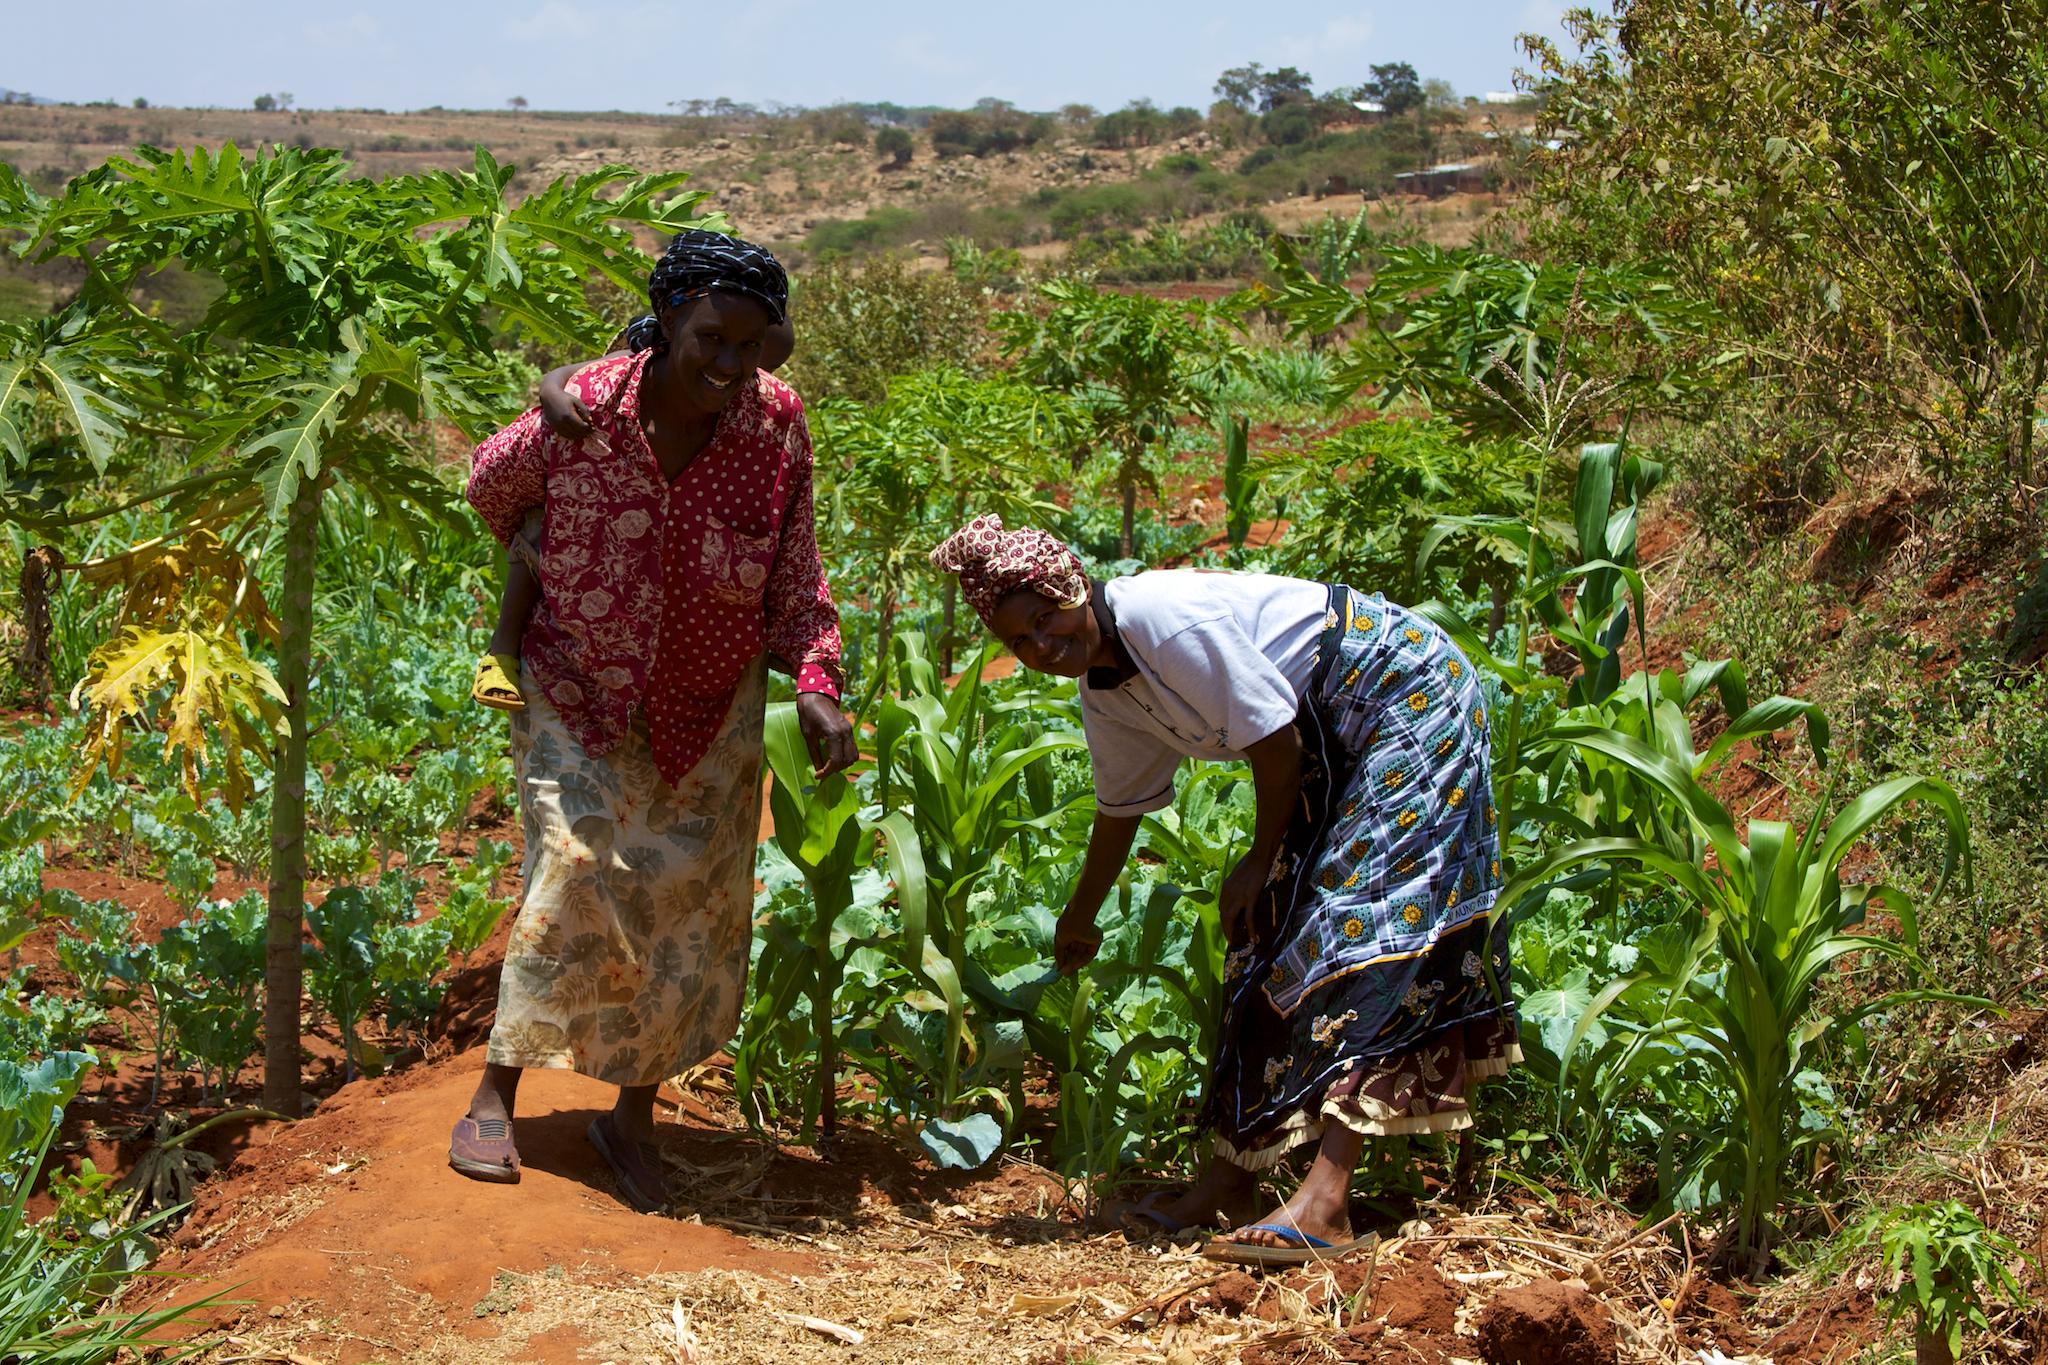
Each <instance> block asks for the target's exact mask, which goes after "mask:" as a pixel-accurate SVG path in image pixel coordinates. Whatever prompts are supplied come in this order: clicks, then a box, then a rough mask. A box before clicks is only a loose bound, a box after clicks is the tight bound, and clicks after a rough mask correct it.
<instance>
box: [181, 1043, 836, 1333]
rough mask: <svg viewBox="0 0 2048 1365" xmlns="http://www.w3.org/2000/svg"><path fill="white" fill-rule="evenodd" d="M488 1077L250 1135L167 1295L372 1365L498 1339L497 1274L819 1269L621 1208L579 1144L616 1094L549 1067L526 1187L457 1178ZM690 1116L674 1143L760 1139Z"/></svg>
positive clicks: (341, 1106)
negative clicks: (458, 1149)
mask: <svg viewBox="0 0 2048 1365" xmlns="http://www.w3.org/2000/svg"><path fill="white" fill-rule="evenodd" d="M482 1065H483V1056H482V1053H481V1052H479V1051H475V1050H472V1051H470V1052H468V1053H465V1054H463V1055H462V1056H459V1057H455V1058H452V1059H450V1060H448V1061H445V1062H440V1063H436V1064H433V1065H429V1066H424V1067H421V1068H418V1069H416V1070H414V1071H412V1072H410V1073H407V1074H405V1075H402V1076H397V1077H391V1078H387V1079H384V1080H377V1081H362V1082H358V1083H356V1084H354V1085H351V1086H348V1087H346V1088H344V1089H343V1090H342V1091H340V1092H339V1093H337V1094H336V1095H335V1096H334V1097H333V1098H332V1099H330V1100H329V1101H327V1103H325V1104H323V1105H322V1106H321V1108H320V1110H319V1111H318V1112H317V1113H315V1114H314V1115H312V1116H311V1117H310V1118H307V1119H305V1120H304V1121H302V1122H301V1123H299V1124H297V1125H295V1126H292V1127H285V1126H283V1125H275V1124H273V1125H267V1126H265V1127H264V1128H263V1129H261V1130H260V1131H258V1132H257V1133H255V1134H254V1135H253V1137H252V1139H251V1140H250V1142H249V1144H248V1146H247V1148H246V1150H244V1151H243V1152H242V1153H241V1155H240V1156H239V1157H238V1158H237V1159H236V1161H235V1163H234V1165H233V1166H231V1167H229V1168H228V1169H227V1170H226V1172H225V1173H224V1178H222V1179H220V1180H218V1181H216V1182H214V1183H212V1184H210V1185H209V1186H208V1187H207V1189H206V1191H205V1192H204V1193H203V1194H202V1195H201V1197H200V1199H199V1201H198V1203H197V1205H196V1207H195V1208H194V1210H193V1213H192V1216H191V1218H190V1220H189V1221H188V1222H187V1223H186V1224H185V1226H184V1227H183V1228H182V1229H181V1230H180V1231H179V1233H178V1235H177V1237H176V1238H175V1239H174V1243H173V1249H172V1250H171V1252H170V1253H169V1254H167V1255H166V1256H165V1257H164V1259H163V1261H162V1262H161V1264H160V1266H159V1269H161V1270H162V1271H164V1272H167V1273H168V1274H171V1275H174V1276H180V1277H189V1279H187V1280H185V1281H184V1282H181V1283H178V1284H177V1285H176V1286H175V1287H174V1289H172V1290H171V1291H170V1292H169V1293H167V1294H165V1295H164V1298H165V1299H166V1300H176V1301H181V1302H182V1301H187V1300H191V1299H196V1298H199V1297H202V1296H204V1295H206V1294H211V1293H225V1294H227V1295H229V1296H230V1297H231V1298H233V1299H235V1300H237V1301H238V1302H237V1303H236V1304H234V1305H233V1306H228V1307H223V1308H220V1309H217V1310H214V1311H213V1312H212V1313H211V1314H210V1315H209V1319H208V1320H209V1321H211V1322H214V1323H218V1324H221V1325H227V1324H231V1323H233V1322H235V1321H238V1320H240V1319H243V1318H248V1317H254V1316H260V1315H265V1314H270V1313H272V1312H273V1310H279V1309H281V1310H282V1314H281V1315H282V1316H287V1317H293V1318H296V1317H298V1316H300V1315H302V1314H308V1313H313V1314H317V1315H318V1317H319V1318H320V1320H321V1322H322V1325H323V1328H325V1329H326V1330H325V1332H324V1335H326V1336H329V1337H332V1338H333V1339H334V1344H333V1346H332V1347H331V1348H329V1349H323V1350H322V1351H320V1352H319V1354H320V1355H321V1358H322V1359H336V1360H341V1361H350V1360H359V1359H363V1358H366V1357H368V1356H372V1355H375V1354H376V1353H377V1352H376V1350H375V1348H374V1346H373V1345H372V1344H370V1343H374V1342H378V1341H387V1342H391V1343H392V1344H394V1345H398V1344H401V1343H400V1342H399V1341H398V1338H402V1337H403V1338H410V1339H411V1340H413V1341H426V1340H431V1339H434V1338H437V1337H443V1336H447V1335H450V1334H457V1333H459V1334H462V1335H467V1336H472V1337H475V1336H484V1337H488V1336H491V1335H494V1334H495V1332H496V1325H495V1320H494V1319H493V1318H491V1317H484V1318H479V1317H477V1316H476V1314H475V1305H476V1304H477V1303H478V1302H479V1301H480V1300H481V1299H482V1298H483V1297H484V1296H485V1295H486V1294H487V1293H488V1292H489V1291H490V1289H491V1286H492V1283H493V1279H494V1277H495V1275H496V1274H497V1272H498V1271H500V1270H509V1271H513V1272H515V1273H531V1272H536V1271H540V1270H543V1269H545V1268H546V1267H548V1266H550V1265H563V1266H575V1267H585V1266H589V1267H597V1268H601V1269H604V1270H611V1271H616V1272H619V1273H623V1274H631V1275H645V1274H652V1273H655V1272H659V1271H690V1270H699V1269H705V1268H708V1267H719V1266H730V1267H739V1266H745V1267H746V1268H748V1269H752V1270H755V1271H758V1272H760V1273H762V1274H769V1275H780V1274H800V1273H804V1272H805V1271H807V1270H809V1269H810V1268H811V1262H810V1261H809V1260H808V1259H807V1258H805V1257H802V1256H797V1255H792V1254H790V1253H787V1252H783V1251H779V1250H775V1249H773V1248H768V1247H762V1246H759V1245H757V1244H754V1243H751V1242H748V1241H746V1240H744V1239H742V1238H740V1237H737V1236H735V1235H733V1234H732V1233H730V1232H727V1231H724V1230H722V1229H719V1228H715V1227H708V1226H705V1225H703V1224H698V1223H690V1222H684V1221H681V1220H679V1219H676V1218H649V1217H643V1216H641V1215H639V1214H636V1213H634V1212H632V1211H631V1210H630V1209H628V1208H626V1207H625V1206H624V1205H622V1204H621V1203H619V1201H618V1198H617V1196H616V1195H615V1194H614V1193H613V1192H612V1190H611V1188H610V1186H609V1184H608V1180H607V1173H606V1170H605V1167H604V1164H603V1162H602V1161H601V1160H600V1159H599V1158H598V1156H597V1154H596V1153H595V1151H593V1150H592V1148H591V1147H590V1146H589V1145H588V1143H587V1142H586V1141H585V1140H584V1136H583V1132H584V1128H585V1126H586V1125H587V1124H588V1122H589V1121H590V1119H591V1118H592V1117H593V1115H594V1114H595V1113H596V1112H597V1111H599V1110H600V1109H602V1108H604V1107H606V1106H608V1105H609V1104H610V1102H611V1099H612V1096H613V1095H614V1094H616V1092H615V1091H614V1090H612V1088H611V1087H609V1086H605V1085H602V1084H599V1083H598V1082H595V1081H591V1080H588V1079H585V1078H584V1077H581V1076H577V1075H574V1074H572V1073H568V1072H554V1071H539V1072H535V1073H533V1074H532V1075H529V1076H527V1077H526V1078H525V1080H524V1081H523V1083H522V1085H521V1088H520V1094H519V1100H520V1110H521V1113H520V1120H519V1130H518V1131H519V1145H520V1153H521V1156H522V1158H523V1159H524V1161H525V1167H526V1169H525V1175H524V1178H523V1179H522V1180H521V1182H520V1183H519V1184H517V1185H489V1184H483V1183H480V1182H477V1181H473V1180H468V1179H465V1178H464V1177H462V1176H460V1175H457V1174H456V1173H455V1172H454V1171H452V1170H450V1169H449V1168H448V1164H447V1134H448V1129H449V1126H450V1125H451V1124H452V1123H453V1122H454V1120H455V1119H456V1118H457V1117H459V1116H460V1115H461V1114H462V1112H463V1110H464V1109H465V1108H466V1107H467V1105H468V1102H469V1095H470V1092H471V1091H472V1090H473V1089H474V1088H475V1085H476V1075H477V1072H478V1071H479V1070H480V1069H481V1067H482ZM678 1110H687V1106H686V1105H677V1106H674V1107H672V1108H671V1112H670V1115H669V1116H668V1117H669V1118H670V1120H671V1122H670V1124H669V1125H668V1126H665V1128H664V1141H665V1142H670V1143H678V1145H680V1146H681V1147H684V1148H686V1149H687V1150H689V1151H690V1152H691V1154H692V1155H693V1156H694V1155H697V1154H699V1153H704V1152H711V1153H717V1152H719V1151H721V1150H723V1151H725V1152H728V1153H729V1152H732V1151H734V1150H737V1149H739V1148H741V1147H744V1146H746V1145H748V1143H749V1141H750V1140H749V1139H747V1138H746V1137H744V1136H743V1135H739V1134H732V1133H726V1132H713V1131H708V1130H705V1129H701V1128H691V1129H689V1130H688V1131H687V1132H684V1133H679V1132H678V1127H679V1125H675V1124H674V1123H673V1119H674V1118H675V1117H678V1116H679V1115H678V1113H677V1111H678ZM679 1139H680V1141H679ZM365 1339H367V1341H366V1340H365Z"/></svg>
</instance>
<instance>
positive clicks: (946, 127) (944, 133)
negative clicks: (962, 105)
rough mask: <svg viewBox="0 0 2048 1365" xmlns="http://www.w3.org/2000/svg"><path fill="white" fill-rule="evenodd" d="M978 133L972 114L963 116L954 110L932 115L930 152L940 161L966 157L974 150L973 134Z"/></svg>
mask: <svg viewBox="0 0 2048 1365" xmlns="http://www.w3.org/2000/svg"><path fill="white" fill-rule="evenodd" d="M978 131H979V130H978V129H977V128H976V126H975V118H974V115H972V114H963V113H960V112H959V111H958V110H954V109H948V110H946V111H944V112H943V113H938V114H933V115H932V121H931V124H930V132H931V135H932V152H933V154H935V155H936V156H938V157H939V159H940V160H942V161H943V160H946V159H947V158H950V157H956V156H966V155H967V154H968V153H970V152H972V151H973V150H974V139H975V134H976V133H977V132H978Z"/></svg>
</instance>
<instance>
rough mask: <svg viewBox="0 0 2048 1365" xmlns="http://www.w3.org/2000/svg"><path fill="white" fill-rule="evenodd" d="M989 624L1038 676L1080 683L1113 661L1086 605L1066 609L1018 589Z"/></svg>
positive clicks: (997, 635) (1019, 658) (1029, 590)
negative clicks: (1083, 677) (1042, 674)
mask: <svg viewBox="0 0 2048 1365" xmlns="http://www.w3.org/2000/svg"><path fill="white" fill-rule="evenodd" d="M988 625H989V629H990V630H991V631H993V632H994V633H995V636H996V638H997V639H998V640H1001V641H1002V642H1003V643H1004V644H1006V645H1008V646H1009V647H1010V652H1011V653H1013V654H1015V655H1016V656H1017V662H1019V663H1021V664H1023V665H1024V666H1025V667H1026V668H1029V669H1032V670H1034V671H1036V672H1039V673H1051V674H1054V675H1056V676H1058V677H1062V678H1078V677H1080V676H1081V675H1082V674H1084V673H1086V672H1087V671H1088V670H1089V669H1091V668H1095V667H1098V666H1100V665H1103V664H1107V663H1108V662H1110V659H1109V653H1110V650H1109V642H1108V640H1106V639H1105V638H1104V637H1103V634H1102V628H1101V627H1100V626H1098V625H1097V624H1096V623H1095V612H1094V610H1093V609H1092V608H1091V607H1090V606H1089V605H1088V604H1087V603H1086V602H1083V603H1082V604H1081V605H1080V606H1078V607H1063V606H1061V605H1060V604H1059V603H1057V602H1055V601H1053V600H1052V599H1051V598H1050V597H1047V596H1046V595H1045V594H1044V593H1042V592H1038V591H1036V590H1034V589H1031V588H1019V589H1018V590H1017V591H1015V592H1013V593H1011V594H1010V595H1009V596H1008V597H1005V598H1004V599H1003V600H1002V601H1001V602H998V603H997V604H996V610H995V614H994V615H993V616H991V617H990V618H989V623H988Z"/></svg>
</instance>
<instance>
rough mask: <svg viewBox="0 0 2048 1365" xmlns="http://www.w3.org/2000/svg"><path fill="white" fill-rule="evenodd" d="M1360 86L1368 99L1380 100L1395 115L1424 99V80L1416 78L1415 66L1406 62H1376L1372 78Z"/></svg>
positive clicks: (1413, 106) (1403, 112)
mask: <svg viewBox="0 0 2048 1365" xmlns="http://www.w3.org/2000/svg"><path fill="white" fill-rule="evenodd" d="M1359 88H1360V89H1361V90H1363V91H1364V92H1365V97H1366V98H1367V99H1369V100H1378V101H1379V102H1380V103H1381V104H1382V105H1384V106H1385V107H1386V111H1387V112H1388V113H1389V114H1394V115H1400V114H1405V113H1407V112H1408V111H1409V110H1410V109H1413V108H1415V107H1416V106H1418V105H1420V104H1421V103H1422V100H1423V93H1422V82H1421V81H1420V80H1419V79H1417V78H1416V75H1415V68H1414V67H1412V66H1410V65H1409V64H1408V63H1406V62H1379V63H1375V64H1374V66H1373V68H1372V79H1370V80H1368V81H1366V82H1365V84H1364V85H1362V86H1360V87H1359Z"/></svg>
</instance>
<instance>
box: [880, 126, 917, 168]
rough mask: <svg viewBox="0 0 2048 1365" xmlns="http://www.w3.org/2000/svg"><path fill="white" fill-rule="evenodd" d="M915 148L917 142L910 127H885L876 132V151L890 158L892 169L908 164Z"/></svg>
mask: <svg viewBox="0 0 2048 1365" xmlns="http://www.w3.org/2000/svg"><path fill="white" fill-rule="evenodd" d="M913 150H915V143H913V142H912V140H911V137H910V130H909V129H908V128H884V129H882V130H881V131H880V132H878V133H876V134H875V151H876V152H877V153H879V154H880V155H882V156H886V157H888V158H889V161H888V164H889V166H890V167H891V168H892V169H893V168H898V167H903V166H908V165H909V164H910V156H911V153H912V151H913Z"/></svg>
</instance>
